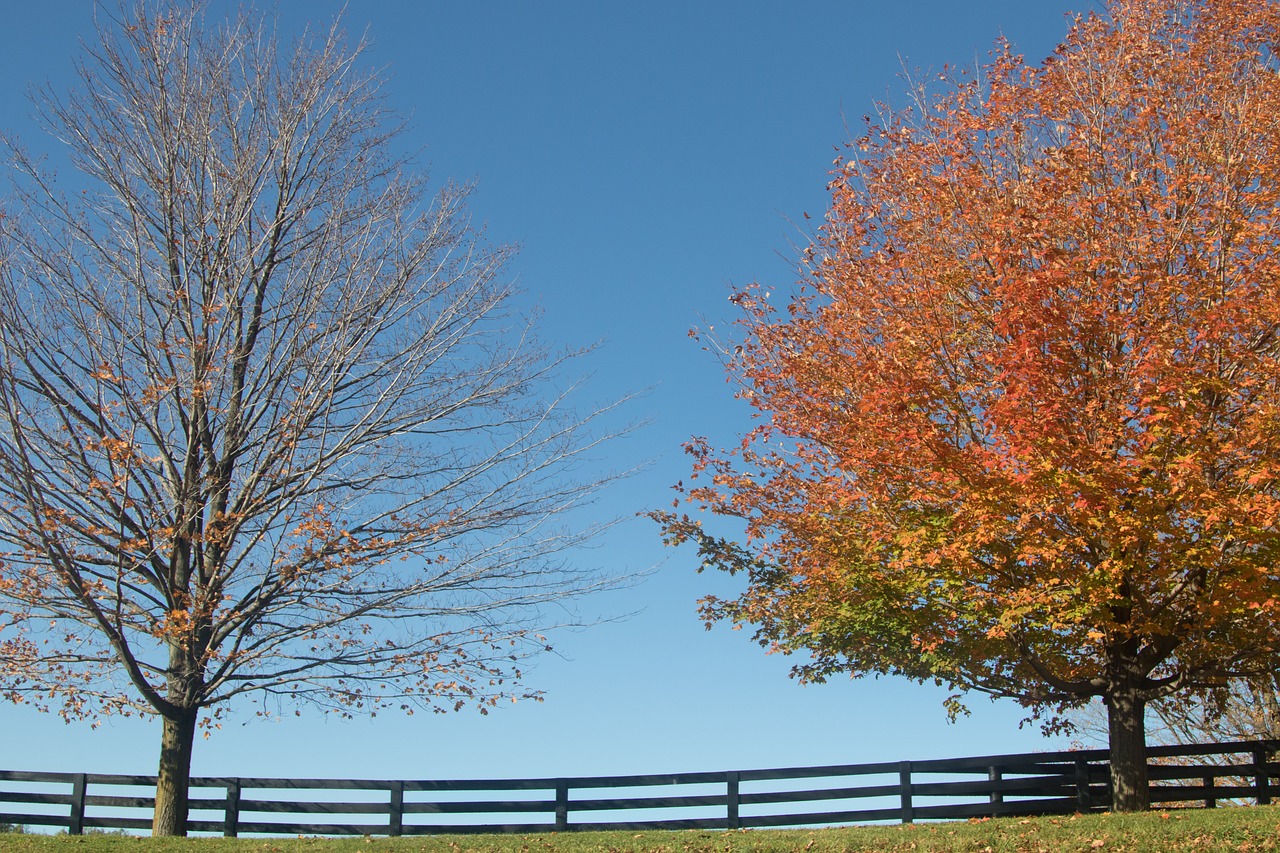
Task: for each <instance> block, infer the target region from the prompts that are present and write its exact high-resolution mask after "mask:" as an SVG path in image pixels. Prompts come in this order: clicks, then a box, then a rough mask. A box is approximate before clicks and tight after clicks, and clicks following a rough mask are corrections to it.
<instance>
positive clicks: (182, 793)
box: [151, 708, 199, 836]
mask: <svg viewBox="0 0 1280 853" xmlns="http://www.w3.org/2000/svg"><path fill="white" fill-rule="evenodd" d="M198 714H199V709H198V708H189V709H187V708H184V709H179V711H178V712H177V714H176V715H175V716H173V717H168V716H166V717H164V731H163V733H162V734H161V737H160V773H159V778H158V779H157V780H156V811H155V816H154V817H153V818H152V821H151V834H152V835H153V836H161V835H186V834H187V795H188V791H189V789H190V787H191V745H192V744H193V743H194V742H195V736H196V717H197V715H198Z"/></svg>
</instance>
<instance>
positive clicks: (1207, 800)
mask: <svg viewBox="0 0 1280 853" xmlns="http://www.w3.org/2000/svg"><path fill="white" fill-rule="evenodd" d="M1216 781H1217V779H1216V778H1214V777H1213V776H1205V777H1203V778H1202V779H1201V782H1203V783H1204V786H1205V787H1206V788H1208V789H1209V793H1207V794H1205V795H1204V807H1205V808H1206V809H1215V808H1217V807H1218V798H1217V797H1215V796H1214V795H1213V785H1214V783H1215V782H1216Z"/></svg>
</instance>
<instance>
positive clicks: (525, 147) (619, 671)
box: [0, 0, 1098, 779]
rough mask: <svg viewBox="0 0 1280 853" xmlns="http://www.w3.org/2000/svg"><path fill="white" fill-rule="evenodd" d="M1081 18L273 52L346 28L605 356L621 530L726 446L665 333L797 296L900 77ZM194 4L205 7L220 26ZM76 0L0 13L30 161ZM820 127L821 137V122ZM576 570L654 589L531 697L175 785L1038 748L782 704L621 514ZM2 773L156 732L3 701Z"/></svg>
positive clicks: (684, 766) (865, 14) (375, 31)
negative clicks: (841, 168)
mask: <svg viewBox="0 0 1280 853" xmlns="http://www.w3.org/2000/svg"><path fill="white" fill-rule="evenodd" d="M1097 5H1098V4H1097V2H1096V0H967V1H966V2H955V0H900V2H883V0H844V2H835V1H834V0H827V2H819V0H795V2H777V0H736V2H729V0H715V2H694V0H681V2H671V0H649V2H642V3H639V2H633V3H621V2H612V0H604V2H589V0H577V2H553V0H547V2H539V3H532V2H514V0H512V1H511V2H496V0H495V2H453V3H447V4H446V3H437V2H417V0H378V2H373V0H363V2H362V0H350V2H345V3H340V2H332V0H315V2H302V1H301V0H279V3H278V5H277V6H270V5H267V6H266V8H274V9H275V10H276V14H277V15H278V18H279V21H280V26H281V30H282V31H285V32H288V31H291V30H297V29H298V28H300V27H302V26H304V25H305V24H307V23H308V22H317V23H320V24H321V25H327V22H328V20H329V17H328V16H330V15H332V14H334V13H335V12H337V11H338V10H339V9H340V8H341V7H343V6H345V7H346V16H345V21H346V26H347V29H348V30H349V31H350V32H352V33H353V34H359V33H361V32H364V33H367V35H368V36H369V37H370V38H371V39H372V42H373V47H372V49H371V51H370V53H369V54H368V59H369V60H370V61H371V62H372V63H374V64H376V65H378V66H384V67H385V69H386V72H387V74H388V76H389V80H390V82H389V86H388V93H389V96H390V98H391V101H392V103H393V104H394V105H395V106H396V107H397V108H399V109H400V110H402V111H403V112H405V113H407V114H409V115H410V116H411V119H412V125H413V130H412V133H411V135H410V139H409V142H410V143H411V144H415V145H422V146H424V150H425V154H424V160H425V161H426V162H427V163H428V164H429V165H430V169H431V173H432V175H433V177H435V178H436V179H439V180H444V179H446V178H459V179H471V178H475V179H477V180H478V181H479V188H480V189H479V193H478V195H476V196H475V197H474V210H475V213H476V215H477V217H478V218H479V219H482V220H484V221H485V222H487V223H488V231H489V234H490V236H491V237H492V238H493V239H494V240H495V241H497V242H515V243H519V244H520V245H521V247H522V249H521V252H520V254H519V256H518V257H517V258H516V259H515V261H514V262H513V263H512V264H511V268H510V273H511V275H512V276H513V277H515V278H516V279H518V281H519V282H520V284H521V286H522V288H523V290H524V291H525V292H526V294H527V298H528V300H529V301H530V303H531V304H534V303H536V304H538V305H540V306H541V308H542V309H543V310H544V311H545V322H544V323H543V324H542V330H543V334H544V336H545V337H546V339H547V340H549V341H552V342H557V343H563V344H565V345H573V346H580V345H585V344H589V343H591V342H594V341H597V340H600V341H603V347H602V348H601V349H600V351H599V352H597V353H596V354H595V355H594V356H593V357H592V358H591V359H590V363H589V364H587V365H585V367H586V368H587V369H588V370H589V371H590V372H591V374H592V379H591V382H590V384H589V387H588V391H587V395H586V398H585V401H586V402H589V401H590V400H591V399H599V400H607V399H611V398H614V397H617V396H620V395H623V394H626V393H628V392H632V391H639V390H642V389H650V390H649V393H648V394H647V396H645V397H644V398H643V399H641V400H640V401H639V402H638V403H636V404H635V405H633V406H631V409H630V415H631V416H632V417H634V418H637V419H642V418H649V419H651V420H650V423H649V424H648V425H646V426H645V427H643V428H642V429H640V430H639V431H637V432H636V433H635V434H634V435H633V436H632V437H630V438H629V439H628V440H626V441H625V442H621V443H619V444H617V445H616V446H615V447H614V448H613V449H612V450H611V455H612V457H613V458H612V459H611V462H612V463H613V464H614V466H615V467H617V468H629V467H631V466H634V465H637V464H640V463H646V462H647V463H648V467H647V468H645V470H643V471H642V472H641V473H640V474H638V475H636V476H634V477H632V478H630V479H629V480H627V481H625V482H624V483H622V484H621V485H620V486H618V487H617V488H615V489H614V490H613V491H611V492H610V493H609V494H608V495H607V496H606V498H605V499H604V500H603V501H602V502H601V503H600V504H598V506H597V509H598V510H599V512H600V514H601V515H602V516H620V517H624V518H630V517H631V516H633V515H634V513H636V512H640V511H644V510H647V509H651V508H655V507H660V506H664V505H666V504H668V503H669V502H670V500H671V492H670V491H669V486H670V485H671V484H673V483H674V482H676V481H677V480H679V479H681V478H683V477H685V476H687V464H686V462H685V460H684V458H683V456H682V453H681V451H680V445H681V442H682V441H684V440H685V439H687V438H688V437H689V436H691V435H707V436H710V437H711V439H712V441H713V442H715V443H717V444H719V445H722V446H723V445H725V444H728V443H730V442H731V441H732V440H733V437H734V436H735V435H737V434H738V433H739V432H740V431H741V430H743V429H744V428H745V427H746V426H747V425H748V423H749V421H748V419H747V412H746V409H745V407H744V406H743V405H742V404H740V403H739V402H738V401H736V400H734V399H733V398H732V394H731V389H730V388H729V387H728V386H727V385H726V384H725V383H724V377H723V374H722V373H721V371H720V368H719V366H718V364H717V363H716V361H715V359H714V358H712V357H710V356H709V355H708V354H707V353H705V352H702V351H701V350H700V348H699V346H698V344H697V343H695V342H693V341H691V340H690V339H689V338H688V337H687V335H686V333H687V331H688V330H689V329H690V327H693V326H704V327H705V326H707V325H716V326H718V327H723V326H724V325H725V324H726V322H728V321H730V320H731V319H732V316H733V315H732V311H731V306H729V305H728V303H727V300H726V297H727V295H728V294H729V292H730V290H731V288H732V287H733V286H742V285H745V284H748V283H750V282H752V281H760V282H771V283H776V284H777V285H778V286H779V287H785V286H787V285H788V284H790V283H791V282H792V281H793V280H794V279H795V269H794V259H795V257H796V256H797V254H798V249H797V248H796V245H797V244H803V243H804V242H805V240H806V238H805V233H806V232H805V231H804V228H805V227H806V226H805V225H804V216H803V215H804V214H805V213H809V214H812V215H813V216H814V219H815V221H816V220H817V219H819V218H820V216H821V214H822V213H823V211H824V209H825V206H826V194H825V190H824V185H825V183H826V172H827V169H828V168H829V167H830V165H831V162H832V159H833V158H834V156H835V155H836V149H837V147H838V146H840V145H841V144H842V143H843V142H844V141H845V140H846V139H847V138H848V136H849V135H850V129H853V130H855V131H856V129H857V127H858V125H859V122H860V121H861V116H862V115H863V114H864V113H866V112H868V111H870V109H871V108H872V105H873V102H874V101H876V100H878V99H879V100H883V99H886V98H887V99H888V100H889V101H890V102H891V103H892V102H894V99H895V93H896V92H898V91H899V90H900V86H901V81H900V78H899V75H900V74H901V72H902V70H903V68H904V67H907V68H917V69H925V70H929V69H932V70H934V71H938V70H940V69H941V67H942V66H943V65H944V64H948V63H949V64H952V65H956V64H970V65H971V64H973V63H974V62H975V61H977V60H981V59H982V58H984V57H985V55H986V52H987V50H988V48H989V47H990V45H991V43H992V41H993V40H994V39H995V38H996V37H997V36H998V35H1000V34H1001V33H1003V34H1004V35H1005V36H1007V37H1008V38H1010V39H1011V40H1012V41H1013V42H1014V44H1015V46H1016V47H1017V48H1018V49H1019V50H1020V51H1022V52H1024V53H1025V54H1026V55H1027V56H1028V57H1029V58H1031V59H1033V60H1035V61H1039V60H1040V59H1041V58H1043V57H1044V56H1045V55H1047V54H1048V53H1050V52H1051V51H1052V50H1053V48H1054V46H1055V45H1056V44H1057V43H1058V42H1059V41H1060V40H1061V38H1062V36H1063V35H1064V34H1065V32H1066V29H1067V20H1066V14H1067V12H1068V11H1069V10H1073V9H1074V10H1085V11H1087V10H1088V9H1090V8H1096V7H1097ZM214 8H215V9H222V8H230V7H229V6H224V5H222V4H221V3H217V4H215V6H214ZM92 27H93V5H92V3H90V2H88V1H87V0H58V2H50V3H40V2H28V3H11V4H9V8H8V9H7V10H6V19H5V26H4V27H3V28H0V69H2V71H3V73H2V74H0V125H2V126H3V127H4V128H5V129H6V130H11V131H17V132H18V133H19V135H20V136H21V138H22V140H23V141H24V143H26V144H27V145H28V146H29V147H31V148H36V149H39V148H44V147H47V146H49V145H51V144H52V143H51V142H50V141H49V140H47V139H45V138H43V137H41V136H39V135H38V134H37V132H36V131H35V130H34V129H33V128H32V126H31V124H30V122H29V120H28V118H27V117H28V115H29V113H30V107H29V104H28V103H27V101H26V100H25V92H26V88H27V85H28V83H31V82H37V83H44V82H46V81H47V82H49V83H51V84H52V85H53V86H54V88H55V89H56V88H60V87H65V86H66V85H67V83H68V80H69V72H70V69H71V67H72V63H73V61H74V59H75V57H76V55H77V53H78V50H79V47H78V46H79V41H78V40H79V39H80V38H82V37H85V36H87V35H90V34H91V33H92ZM846 119H847V121H846ZM581 559H584V560H588V561H590V562H591V563H593V564H596V565H599V566H600V567H601V568H603V569H605V570H609V571H618V572H640V571H645V570H651V573H650V574H649V576H648V577H647V579H646V580H644V581H643V583H641V584H639V585H638V586H636V587H634V588H631V589H629V590H626V591H625V592H620V593H613V594H610V595H606V596H602V597H600V598H598V599H595V600H588V601H585V602H584V603H583V608H584V610H586V611H589V612H599V613H601V614H617V613H623V612H631V611H635V615H633V616H631V617H630V618H629V619H626V620H622V621H617V622H611V623H608V624H604V625H600V626H598V627H595V628H592V629H589V630H587V631H584V632H581V633H575V634H568V635H562V636H556V637H553V638H552V639H553V641H555V643H556V645H557V648H558V650H559V653H560V656H559V657H547V658H544V659H542V660H541V661H540V662H539V663H538V665H537V666H535V667H534V668H533V669H532V671H531V672H530V673H529V677H528V680H527V683H528V685H529V686H532V687H537V688H542V689H545V690H546V691H547V698H546V701H545V702H544V703H541V704H535V703H521V704H519V705H515V706H513V707H507V708H503V709H501V710H500V711H498V712H495V713H493V714H490V715H489V716H486V717H481V716H480V715H478V714H477V713H475V712H474V711H463V712H461V713H459V714H456V715H445V716H437V715H423V714H418V715H416V716H413V717H401V716H396V715H390V716H387V715H380V716H378V717H377V718H376V719H372V720H370V719H368V718H364V719H358V720H355V721H350V722H342V721H337V720H330V719H326V718H325V716H324V715H323V714H322V713H320V712H319V711H316V710H314V709H306V708H304V709H302V716H300V717H295V716H293V712H292V709H286V711H285V715H284V717H283V719H279V720H273V721H266V722H264V721H260V720H253V721H250V722H248V724H247V725H241V723H242V722H244V721H246V720H248V718H249V715H248V714H241V715H240V716H238V717H234V718H232V719H231V720H229V721H228V722H227V724H226V725H225V726H224V728H223V730H222V731H221V732H218V733H215V734H214V735H213V736H212V737H211V738H210V739H209V740H208V741H204V742H200V743H197V745H196V754H195V759H194V772H195V773H196V774H198V775H205V774H212V775H242V776H253V775H275V776H332V777H348V778H350V777H355V778H361V777H371V778H417V779H424V778H467V777H508V776H557V775H570V776H574V775H591V774H625V773H646V772H665V771H686V770H688V771H696V770H726V769H747V768H753V767H780V766H799V765H806V764H829V763H854V762H864V761H881V760H898V759H923V758H941V757H949V756H959V755H976V754H985V753H998V752H1018V751H1029V750H1036V749H1051V748H1060V747H1062V746H1065V745H1066V743H1065V742H1064V741H1063V740H1046V739H1044V738H1042V737H1041V736H1040V735H1039V732H1038V730H1036V729H1034V728H1030V727H1029V728H1027V729H1023V730H1019V728H1018V720H1019V719H1020V718H1021V716H1022V715H1021V713H1020V709H1019V708H1018V707H1017V706H1016V705H1015V704H1014V703H1012V702H1003V703H994V704H993V703H991V702H989V701H987V700H986V699H984V698H982V697H977V696H975V697H972V699H971V707H972V712H973V713H972V716H971V717H969V718H967V719H962V720H961V721H960V722H958V723H957V724H955V725H949V724H948V723H947V720H946V715H945V713H944V712H943V709H942V705H941V703H942V700H943V698H944V697H945V696H946V691H944V690H941V689H937V688H933V687H922V686H918V685H914V684H911V683H909V682H906V681H902V680H899V679H886V678H882V679H878V680H873V679H864V680H860V681H853V682H846V681H839V682H837V683H831V684H827V685H821V686H810V687H802V686H800V685H799V684H797V683H795V682H793V681H791V680H790V679H789V678H788V677H787V670H788V668H789V663H788V661H787V660H785V659H781V658H777V657H768V656H766V655H765V654H764V653H763V651H762V650H761V649H760V648H758V647H757V646H755V645H754V644H752V643H751V642H750V641H749V636H748V635H747V634H746V633H745V632H738V633H735V632H733V631H730V630H729V629H728V628H727V627H717V628H716V629H715V630H712V631H710V632H708V631H704V630H703V628H702V625H701V623H700V622H699V621H698V619H697V617H696V614H695V601H696V600H697V598H698V597H699V596H701V595H704V594H706V593H708V592H712V591H716V592H719V593H720V594H721V595H727V594H731V593H732V592H733V591H734V589H735V586H734V582H733V580H732V579H729V578H719V577H708V576H705V575H698V574H696V573H695V572H694V566H695V558H694V555H693V554H692V553H690V552H681V551H667V550H666V549H664V548H663V547H662V546H661V543H660V541H659V538H658V532H657V529H656V527H655V525H653V524H652V523H651V522H648V521H645V520H641V519H635V520H629V521H627V522H625V523H623V524H621V525H620V526H619V527H617V528H615V529H614V530H613V531H612V532H611V533H610V535H609V536H607V537H606V538H605V539H603V540H602V541H601V542H600V543H599V546H598V547H597V548H595V549H593V550H591V551H589V552H587V553H585V554H584V555H582V557H581ZM0 730H3V731H4V732H5V737H4V738H3V744H4V745H3V747H2V752H0V756H2V757H0V769H15V770H19V769H21V770H77V771H79V770H84V771H90V772H106V773H154V772H155V762H156V756H157V750H158V741H159V727H158V725H156V724H151V723H144V722H138V721H108V722H106V723H105V724H104V725H103V726H102V727H101V728H100V729H98V730H96V731H94V730H91V729H90V727H89V726H88V725H87V724H74V725H64V724H63V723H62V722H61V721H60V720H59V719H57V718H56V717H48V716H42V715H39V714H37V713H35V712H33V711H31V710H29V709H27V708H21V707H13V706H8V705H5V706H0Z"/></svg>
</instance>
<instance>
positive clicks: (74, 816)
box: [67, 773, 89, 835]
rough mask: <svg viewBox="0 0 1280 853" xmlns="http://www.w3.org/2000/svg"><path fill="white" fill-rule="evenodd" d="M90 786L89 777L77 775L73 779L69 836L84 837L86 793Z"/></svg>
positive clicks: (68, 827)
mask: <svg viewBox="0 0 1280 853" xmlns="http://www.w3.org/2000/svg"><path fill="white" fill-rule="evenodd" d="M88 786H89V775H88V774H87V773H77V774H76V775H75V776H73V777H72V778H71V821H70V822H69V823H68V824H67V835H84V791H85V788H87V787H88Z"/></svg>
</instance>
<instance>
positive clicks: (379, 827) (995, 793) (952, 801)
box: [0, 741, 1280, 836]
mask: <svg viewBox="0 0 1280 853" xmlns="http://www.w3.org/2000/svg"><path fill="white" fill-rule="evenodd" d="M1277 752H1280V742H1275V741H1257V742H1253V741H1250V742H1235V743H1230V744H1205V745H1200V746H1178V747H1152V748H1150V749H1149V754H1150V756H1151V760H1152V764H1151V768H1150V773H1151V780H1152V782H1153V785H1152V788H1151V798H1152V803H1153V804H1161V803H1188V804H1195V803H1200V804H1202V805H1203V806H1205V807H1214V806H1216V805H1217V802H1218V801H1219V800H1233V799H1234V800H1238V799H1254V800H1256V801H1257V802H1259V803H1266V802H1269V801H1270V799H1271V796H1272V792H1273V790H1275V789H1277V788H1280V762H1277V761H1275V760H1273V759H1274V756H1275V754H1276V753H1277ZM1195 759H1204V761H1203V763H1197V762H1196V761H1195ZM970 777H971V778H970ZM1107 779H1108V770H1107V752H1106V750H1082V751H1077V752H1067V751H1059V752H1046V753H1024V754H1006V755H984V756H970V757H966V758H956V759H928V760H924V761H903V762H878V763H869V764H831V765H824V766H820V767H798V768H769V769H757V770H735V771H724V772H698V773H664V774H640V775H631V776H584V777H574V778H552V777H547V778H524V779H455V780H447V779H446V780H394V779H392V780H377V779H287V778H277V777H254V778H241V777H196V778H193V779H192V780H191V783H192V790H193V793H194V795H193V796H192V799H191V809H192V812H193V815H194V816H193V818H192V819H191V820H190V821H189V822H188V827H189V829H190V830H191V831H194V832H213V833H216V832H221V833H222V834H224V835H229V836H234V835H238V834H245V833H282V834H287V835H294V834H303V835H307V834H320V835H353V834H362V835H402V834H404V835H422V834H431V833H467V834H470V833H479V832H523V833H540V832H550V831H571V830H583V829H615V830H617V829H691V828H699V829H726V828H735V829H736V828H739V827H766V826H807V825H817V824H843V823H863V822H876V821H885V820H900V821H903V822H910V821H913V820H935V819H946V820H954V819H962V818H966V817H982V816H988V815H1030V814H1061V813H1070V812H1075V811H1098V810H1101V809H1102V808H1104V807H1106V806H1107V805H1108V804H1109V795H1108V787H1107V786H1108V781H1107ZM810 780H825V781H826V782H827V783H828V785H827V787H820V786H819V785H812V786H799V787H798V786H792V787H791V788H788V787H787V786H785V785H783V786H781V788H780V789H778V788H777V787H776V784H775V786H774V787H772V788H771V783H780V782H801V783H805V782H808V781H810ZM856 780H865V781H866V782H867V783H868V784H862V785H858V784H856ZM0 782H4V783H6V784H5V788H4V789H3V790H0V808H5V809H7V811H5V812H0V822H5V823H15V824H29V825H33V826H52V827H62V828H66V829H67V831H68V832H70V833H72V834H80V833H82V832H84V831H85V829H86V828H89V829H130V830H133V829H139V830H144V829H147V828H149V826H150V820H149V819H147V818H143V817H141V816H137V815H121V814H118V813H117V814H103V812H104V811H108V812H110V811H114V812H121V811H126V812H127V811H134V812H136V811H137V810H140V809H147V810H149V809H151V808H153V807H154V796H153V792H154V789H155V777H153V776H135V775H124V774H97V773H94V774H85V773H48V772H35V771H21V770H10V771H0ZM1227 782H1230V784H1226V783H1227ZM23 785H39V786H46V787H45V790H21V788H22V786H23ZM50 786H52V787H55V788H58V789H60V790H51V789H50ZM122 787H123V788H141V789H142V790H141V791H140V792H128V793H126V792H122V791H119V790H118V789H119V788H122ZM112 788H116V789H117V791H115V792H112V791H111V789H112ZM680 788H685V789H686V790H687V793H684V792H681V791H680V790H679V789H680ZM690 788H692V789H693V790H688V789H690ZM744 788H745V790H744ZM148 789H149V790H148ZM647 790H652V794H649V793H647V792H646V791H647ZM338 791H348V792H366V793H367V794H369V795H371V796H370V798H368V799H359V800H356V801H351V800H349V799H338V800H328V801H326V800H324V799H323V798H321V799H319V800H316V799H315V795H318V794H319V793H320V792H338ZM287 792H297V793H298V796H297V798H295V799H287V798H284V799H282V798H281V797H282V796H283V797H287V796H292V794H290V793H287ZM307 792H312V797H308V796H307ZM522 793H531V794H532V797H530V798H528V799H518V798H517V799H511V796H512V795H519V794H522ZM441 794H457V795H459V796H460V797H462V798H461V799H458V800H457V801H449V800H448V799H447V798H445V799H444V801H436V800H437V799H440V798H439V795H441ZM471 794H477V795H479V796H469V795H471ZM485 794H488V795H489V796H487V797H485V796H484V795H485ZM495 794H497V796H494V795H495ZM503 794H505V795H507V796H506V797H504V796H502V795H503ZM584 794H585V796H584ZM406 795H408V796H406ZM432 795H436V796H435V797H433V796H432ZM424 796H425V797H426V799H425V800H424V799H423V797H424ZM877 801H878V802H877ZM939 801H943V802H939ZM806 803H811V804H814V805H815V806H816V807H817V810H815V811H812V812H804V811H800V812H795V811H792V809H794V808H795V807H797V806H799V805H802V804H806ZM23 805H41V806H57V807H61V808H65V809H66V811H65V812H64V813H61V814H29V813H26V812H24V811H23V810H22V809H21V808H20V807H21V806H23ZM771 807H774V808H771ZM833 807H834V808H833ZM694 810H700V811H701V812H703V814H701V815H699V813H698V811H694ZM707 810H714V811H716V812H718V813H716V814H711V815H707V814H705V812H706V811H707ZM778 810H786V811H787V813H776V814H775V813H772V812H773V811H778ZM659 811H663V812H668V813H669V814H666V815H663V814H656V812H659ZM597 812H617V813H635V818H634V819H632V818H625V819H620V820H590V819H586V818H588V817H589V816H590V815H591V814H592V813H597ZM209 813H212V814H214V815H219V814H221V815H222V819H221V820H216V819H209V818H208V815H209ZM464 814H471V815H481V816H483V817H482V818H481V821H482V822H481V823H476V824H442V823H431V822H430V817H432V816H436V817H440V816H443V817H446V818H447V816H449V815H464ZM525 814H527V815H530V817H534V818H535V820H532V821H529V822H516V821H510V822H504V821H503V820H502V818H503V816H505V815H513V816H514V815H525ZM324 815H332V816H338V817H339V820H338V821H336V822H332V823H323V822H317V821H316V820H315V817H316V816H324ZM357 815H369V816H371V817H372V816H377V819H376V821H374V822H369V823H365V822H352V821H351V820H350V818H351V817H352V816H357ZM246 816H247V817H249V818H251V819H248V820H246V819H245V818H246ZM266 816H278V817H279V819H278V820H264V819H263V818H264V817H266ZM290 818H293V819H292V820H291V819H290ZM538 818H540V819H538ZM406 819H407V820H406Z"/></svg>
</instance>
